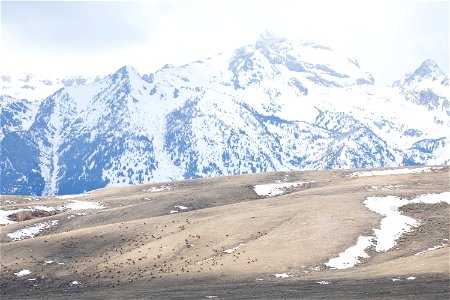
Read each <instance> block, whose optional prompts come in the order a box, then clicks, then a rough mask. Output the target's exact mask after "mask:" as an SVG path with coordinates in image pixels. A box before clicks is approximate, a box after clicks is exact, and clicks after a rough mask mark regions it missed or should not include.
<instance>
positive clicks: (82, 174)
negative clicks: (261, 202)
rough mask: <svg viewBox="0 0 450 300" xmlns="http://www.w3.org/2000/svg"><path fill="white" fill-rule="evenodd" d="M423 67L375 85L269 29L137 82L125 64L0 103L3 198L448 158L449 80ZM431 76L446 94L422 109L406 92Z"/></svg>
mask: <svg viewBox="0 0 450 300" xmlns="http://www.w3.org/2000/svg"><path fill="white" fill-rule="evenodd" d="M424 64H425V66H428V67H423V66H424V65H422V66H421V67H420V68H419V69H420V71H416V72H414V73H415V74H416V75H417V76H416V75H415V76H413V77H411V76H412V75H411V76H409V77H408V78H410V77H411V78H414V79H408V78H407V79H402V80H400V81H398V82H397V83H396V84H395V85H394V87H393V88H391V87H382V86H377V85H374V79H373V78H372V76H371V75H370V74H368V73H366V72H364V71H363V70H361V69H360V68H359V66H358V64H357V62H356V61H354V60H350V59H348V58H346V57H345V56H342V55H340V54H338V53H336V52H334V51H333V50H332V49H330V48H327V47H324V46H321V45H318V44H315V43H311V42H302V41H293V40H288V39H284V38H278V37H276V36H274V35H272V34H270V33H267V32H266V33H264V34H263V35H262V36H261V37H260V39H259V40H258V41H256V42H255V43H253V44H249V45H246V46H244V47H241V48H239V49H237V50H235V51H231V52H225V53H221V54H218V55H215V56H212V57H209V58H207V59H204V60H199V61H196V62H193V63H191V64H187V65H183V66H172V65H166V66H165V67H164V68H162V69H161V70H158V71H157V72H155V73H152V74H146V75H144V76H142V77H141V76H140V75H139V74H138V73H137V71H136V70H135V69H133V68H132V67H128V66H126V67H123V68H121V69H120V70H118V71H117V72H115V73H113V74H111V75H109V76H106V77H105V78H103V79H101V80H97V81H94V82H90V83H87V84H84V85H73V86H68V87H65V88H62V89H60V90H58V91H57V92H55V93H54V94H52V95H50V96H48V97H47V98H45V99H43V100H42V101H39V102H33V103H38V105H36V106H33V105H34V104H33V105H32V104H30V103H32V102H28V101H25V100H15V99H12V98H10V97H3V98H2V99H7V100H2V103H3V102H4V103H10V104H8V105H4V104H2V134H3V136H4V138H3V140H2V157H1V161H0V166H1V176H2V186H1V188H2V191H1V193H6V194H69V193H78V192H83V191H85V190H91V189H94V188H99V187H103V186H106V185H123V184H135V183H142V182H154V181H167V180H177V179H182V178H199V177H205V176H218V175H227V174H243V173H254V172H265V171H274V170H290V169H329V168H351V167H376V166H394V165H416V164H448V163H449V159H450V153H449V150H450V146H449V140H450V137H449V133H448V132H447V131H448V126H449V125H450V117H449V114H448V112H447V111H446V110H445V109H442V107H444V108H445V105H446V104H445V103H448V99H449V97H448V96H446V94H445V91H446V85H445V84H447V86H448V79H447V81H445V80H441V81H439V82H440V85H439V84H438V80H437V79H433V78H441V77H442V76H444V77H445V75H442V74H441V72H438V70H437V69H436V68H435V67H433V66H431V67H430V63H429V62H425V63H424ZM419 69H418V70H419ZM418 76H419V77H420V78H421V79H420V78H419V77H418ZM444 77H443V78H444ZM447 78H448V77H447ZM419 79H420V80H419ZM429 80H431V82H432V83H433V84H434V85H437V86H436V88H434V87H432V86H430V87H429V89H430V90H431V91H432V92H433V93H434V92H435V93H436V95H438V94H439V95H443V96H442V97H443V100H442V99H441V98H439V99H440V100H439V101H440V102H439V101H438V102H437V103H438V105H437V106H436V105H434V103H435V102H432V103H433V105H432V107H431V108H430V105H424V103H428V102H427V100H426V99H424V98H421V97H422V96H423V94H420V93H418V94H415V97H419V98H417V99H419V100H420V101H419V100H418V101H412V100H411V94H410V93H409V92H406V91H407V90H408V91H416V90H417V89H418V88H420V87H421V86H422V85H424V82H428V81H429ZM446 82H447V83H446ZM442 93H443V94H442ZM439 97H441V96H439ZM441 100H442V101H441ZM445 101H447V102H445ZM19 103H21V104H19ZM12 104H14V105H12ZM3 107H7V108H8V110H7V109H6V108H5V109H3ZM399 112H400V113H399ZM3 120H8V121H7V122H5V123H3ZM8 124H9V125H8ZM17 149H24V152H23V151H20V152H19V151H16V150H17Z"/></svg>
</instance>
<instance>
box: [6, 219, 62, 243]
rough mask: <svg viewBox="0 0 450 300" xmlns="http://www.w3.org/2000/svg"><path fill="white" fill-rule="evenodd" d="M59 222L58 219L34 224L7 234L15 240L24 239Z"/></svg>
mask: <svg viewBox="0 0 450 300" xmlns="http://www.w3.org/2000/svg"><path fill="white" fill-rule="evenodd" d="M57 224H58V220H53V221H48V222H43V223H38V224H36V225H34V226H30V227H26V228H23V229H20V230H18V231H15V232H12V233H8V234H7V236H9V237H10V238H11V239H13V240H14V241H19V240H23V239H26V238H33V237H35V236H36V235H37V234H39V233H40V232H41V231H43V230H44V229H48V228H51V227H53V226H56V225H57Z"/></svg>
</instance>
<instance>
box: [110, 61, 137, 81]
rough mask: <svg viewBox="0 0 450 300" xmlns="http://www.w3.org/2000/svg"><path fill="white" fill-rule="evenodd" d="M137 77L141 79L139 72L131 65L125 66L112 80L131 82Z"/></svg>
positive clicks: (113, 75)
mask: <svg viewBox="0 0 450 300" xmlns="http://www.w3.org/2000/svg"><path fill="white" fill-rule="evenodd" d="M135 77H139V78H141V76H140V75H139V73H138V71H137V70H136V69H135V68H134V67H132V66H130V65H126V66H123V67H122V68H120V69H119V70H117V71H116V72H115V73H114V74H112V79H113V80H114V81H116V80H119V79H129V80H130V79H132V78H135Z"/></svg>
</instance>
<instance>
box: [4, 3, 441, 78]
mask: <svg viewBox="0 0 450 300" xmlns="http://www.w3.org/2000/svg"><path fill="white" fill-rule="evenodd" d="M0 5H1V51H2V53H1V55H0V64H1V65H0V73H6V74H8V73H21V72H26V73H36V74H48V75H53V74H55V75H68V74H73V75H75V74H80V75H106V74H109V73H112V72H114V71H116V70H117V69H119V68H120V67H122V66H124V65H132V66H134V67H136V68H137V69H138V71H139V72H140V73H141V74H145V73H151V72H153V71H155V70H156V69H158V68H160V67H162V66H163V65H164V64H166V63H170V64H176V65H177V64H184V63H189V62H191V61H194V60H197V59H201V58H205V57H208V56H210V55H213V54H216V53H220V52H223V51H225V50H230V49H234V48H237V47H239V46H242V45H245V44H248V43H251V42H254V41H255V40H256V39H257V37H258V36H259V35H260V34H261V33H262V32H263V31H264V30H265V29H271V30H273V31H274V32H279V33H282V34H283V35H288V36H292V37H297V38H300V39H304V40H311V41H314V42H319V43H322V44H325V45H327V46H330V47H332V48H334V49H335V50H338V51H339V52H341V53H343V54H345V55H346V56H348V57H350V58H356V59H357V60H358V62H359V64H360V66H361V67H362V68H363V69H364V70H365V71H367V72H370V73H372V74H373V75H374V77H375V81H376V82H378V83H382V84H391V83H392V82H393V81H394V80H396V79H399V78H400V77H402V76H403V75H404V74H405V73H408V72H411V71H413V70H414V69H415V68H417V67H418V66H419V65H420V64H421V63H422V62H423V61H424V60H425V59H427V58H431V59H433V60H435V61H436V62H437V64H438V65H439V66H440V67H441V69H443V71H444V72H446V73H447V74H448V70H449V2H448V1H408V0H390V1H382V0H372V1H365V0H357V1H350V0H349V1H346V0H338V1H337V0H323V1H321V0H308V1H306V0H305V1H302V0H274V1H271V0H268V1H264V0H172V1H170V0H168V1H162V0H161V1H145V2H144V1H141V2H135V1H114V2H111V1H97V2H91V1H72V2H66V1H48V2H38V1H32V2H31V1H30V2H24V1H1V4H0Z"/></svg>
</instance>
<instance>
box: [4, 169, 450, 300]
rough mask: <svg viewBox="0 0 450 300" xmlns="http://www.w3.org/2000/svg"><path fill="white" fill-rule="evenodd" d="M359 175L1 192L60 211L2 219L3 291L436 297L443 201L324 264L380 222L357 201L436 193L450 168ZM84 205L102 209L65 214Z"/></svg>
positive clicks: (15, 201)
mask: <svg viewBox="0 0 450 300" xmlns="http://www.w3.org/2000/svg"><path fill="white" fill-rule="evenodd" d="M378 170H382V169H378ZM357 171H362V172H364V171H368V170H341V171H308V172H287V173H286V172H279V173H263V174H253V175H243V176H230V177H220V178H210V179H202V180H189V181H180V182H170V183H161V184H147V185H139V186H131V187H120V188H118V187H115V188H105V189H100V190H96V191H92V192H90V193H88V194H86V195H84V196H82V197H70V196H69V197H63V199H60V198H56V197H18V196H6V195H4V196H2V197H1V202H2V210H3V211H5V210H9V211H17V210H18V209H29V207H31V208H33V209H40V210H42V209H44V210H45V209H48V210H49V207H50V206H51V207H58V210H57V213H56V214H37V217H33V218H31V219H28V220H24V221H20V222H16V223H12V224H7V225H4V226H2V227H0V229H1V234H0V241H1V279H0V286H1V295H2V296H6V297H8V298H59V297H61V298H66V297H68V296H71V297H72V298H117V299H123V298H158V299H159V298H172V299H176V298H189V299H192V298H194V299H206V298H211V297H213V298H214V297H216V296H217V297H218V298H228V299H235V298H331V297H333V298H359V299H360V298H367V297H378V298H386V299H388V298H399V299H400V298H401V299H403V298H404V299H407V298H411V297H412V296H414V295H416V296H417V295H419V296H421V297H428V296H430V297H432V298H443V299H446V298H448V296H449V294H448V293H449V288H448V280H449V251H448V250H449V248H448V237H449V225H450V223H449V205H448V203H447V202H445V201H443V202H440V203H436V204H423V203H416V204H408V205H405V206H402V207H401V208H400V209H399V210H400V212H401V214H402V215H404V216H409V217H411V218H413V219H415V220H417V221H418V222H420V225H418V226H414V227H413V230H412V231H410V232H408V233H405V234H403V235H402V236H401V237H399V238H398V239H397V241H396V245H395V246H394V247H392V248H391V249H389V250H387V251H381V252H377V251H375V247H368V248H367V249H366V252H367V254H368V256H370V257H367V258H361V257H360V258H359V263H358V264H356V265H355V266H353V267H350V268H347V269H333V268H330V267H328V266H327V265H326V263H327V262H329V260H330V259H331V258H335V257H337V256H338V255H339V254H340V253H342V252H344V251H345V250H346V249H348V248H349V247H352V246H353V245H355V244H356V242H357V240H358V237H359V236H362V235H365V236H368V235H369V236H370V235H373V234H374V228H379V227H380V222H381V220H382V218H383V216H382V215H380V214H378V213H376V212H374V211H372V210H370V209H368V207H367V206H366V205H365V203H364V201H365V200H366V199H367V198H368V197H372V196H377V197H382V196H391V195H395V196H398V197H401V198H404V199H414V198H415V197H417V196H420V195H425V194H429V193H434V194H440V193H444V195H446V196H445V197H448V194H445V193H447V192H449V167H448V166H437V167H433V168H429V171H427V172H418V173H406V174H397V175H381V176H349V175H351V174H354V173H355V172H357ZM286 182H302V184H299V185H297V186H294V187H289V188H284V189H283V193H282V194H281V195H278V196H274V197H264V196H260V195H258V194H257V193H256V192H255V190H254V187H255V185H261V184H272V183H286ZM443 200H448V199H443ZM85 202H97V203H99V204H101V205H102V206H103V208H102V209H95V208H88V209H81V210H70V209H69V208H70V204H72V205H74V204H80V203H85ZM38 205H39V207H37V208H36V206H38ZM64 205H65V206H64ZM56 221H57V222H56ZM38 224H46V225H45V226H43V227H44V228H41V231H39V232H37V233H35V236H34V237H31V236H28V237H27V236H22V237H21V238H20V239H17V240H14V238H12V237H11V236H13V237H17V236H18V235H17V232H18V231H20V230H21V229H24V228H26V229H27V228H28V229H30V228H32V227H35V226H36V225H38ZM14 233H16V235H14ZM11 234H13V235H11ZM24 270H28V271H29V272H30V273H29V274H26V273H28V272H27V271H24ZM21 271H22V273H20V272H21ZM22 274H24V275H22ZM276 274H278V275H276ZM20 275H22V276H20ZM284 277H286V278H284Z"/></svg>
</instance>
